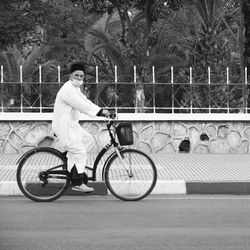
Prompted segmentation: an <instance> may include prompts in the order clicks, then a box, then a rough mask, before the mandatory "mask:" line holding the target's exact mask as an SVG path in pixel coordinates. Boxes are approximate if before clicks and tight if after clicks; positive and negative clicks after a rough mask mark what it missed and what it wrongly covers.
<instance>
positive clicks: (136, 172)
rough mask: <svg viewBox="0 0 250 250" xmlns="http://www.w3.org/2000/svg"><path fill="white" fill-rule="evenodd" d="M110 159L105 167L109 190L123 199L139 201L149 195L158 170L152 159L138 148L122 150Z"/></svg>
mask: <svg viewBox="0 0 250 250" xmlns="http://www.w3.org/2000/svg"><path fill="white" fill-rule="evenodd" d="M120 154H121V157H122V161H123V163H122V164H121V163H120V158H119V156H118V154H117V153H116V154H114V155H113V156H111V158H110V159H109V161H108V163H107V166H106V168H105V171H104V173H105V175H104V176H105V182H106V185H107V188H108V190H109V191H110V192H111V193H112V194H113V195H114V196H115V197H117V198H118V199H120V200H123V201H138V200H141V199H143V198H145V197H146V196H148V195H149V194H150V193H151V191H152V190H153V189H154V187H155V184H156V181H157V170H156V167H155V164H154V162H153V161H152V159H151V158H150V157H149V156H148V155H147V154H145V153H144V152H142V151H139V150H137V149H123V150H121V151H120Z"/></svg>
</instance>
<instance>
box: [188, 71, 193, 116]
mask: <svg viewBox="0 0 250 250" xmlns="http://www.w3.org/2000/svg"><path fill="white" fill-rule="evenodd" d="M189 78H190V89H191V97H190V108H191V114H192V113H193V86H192V85H193V76H192V67H190V68H189Z"/></svg>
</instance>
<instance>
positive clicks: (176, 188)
mask: <svg viewBox="0 0 250 250" xmlns="http://www.w3.org/2000/svg"><path fill="white" fill-rule="evenodd" d="M88 185H89V186H90V187H94V189H95V191H94V192H92V193H89V194H86V193H81V192H77V191H73V190H71V189H68V190H67V191H66V192H65V195H78V196H79V195H80V196H89V195H108V194H109V193H108V191H107V187H106V185H105V182H89V183H88ZM118 185H119V184H118ZM151 194H186V185H185V181H184V180H174V181H157V183H156V185H155V188H154V190H153V191H152V193H151ZM0 196H23V193H22V192H21V190H20V189H19V187H18V185H17V182H16V181H0Z"/></svg>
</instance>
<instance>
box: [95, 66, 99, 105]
mask: <svg viewBox="0 0 250 250" xmlns="http://www.w3.org/2000/svg"><path fill="white" fill-rule="evenodd" d="M95 82H96V89H97V91H96V95H97V100H96V104H97V106H98V105H99V86H98V66H95Z"/></svg>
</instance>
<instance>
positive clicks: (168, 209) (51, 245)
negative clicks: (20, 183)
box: [0, 195, 250, 250]
mask: <svg viewBox="0 0 250 250" xmlns="http://www.w3.org/2000/svg"><path fill="white" fill-rule="evenodd" d="M249 215H250V196H222V195H221V196H180V195H179V196H151V197H149V198H148V199H145V200H143V201H140V202H122V201H119V200H116V199H115V198H113V197H111V196H108V197H62V198H61V199H59V200H57V201H55V202H52V203H36V202H32V201H29V200H27V199H25V198H18V197H0V249H1V250H23V249H25V250H29V249H32V250H40V249H46V250H47V249H53V250H54V249H55V250H57V249H58V250H59V249H67V250H68V249H74V250H78V249H98V250H102V249H109V250H114V249H116V250H117V249H119V250H123V249H126V250H129V249H131V250H136V249H142V250H143V249H150V250H154V249H155V250H156V249H164V250H165V249H199V250H200V249H202V250H206V249H220V250H222V249H227V250H228V249H233V250H236V249H250V216H249Z"/></svg>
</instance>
